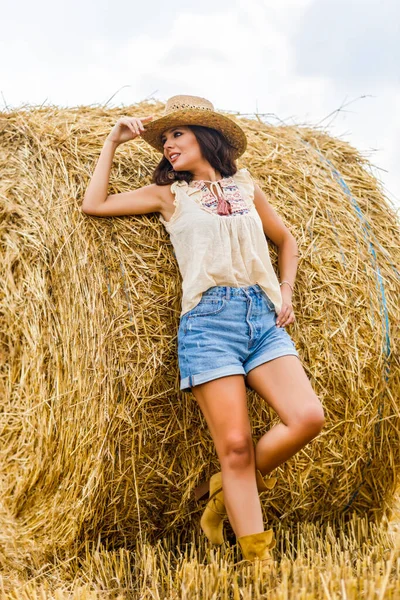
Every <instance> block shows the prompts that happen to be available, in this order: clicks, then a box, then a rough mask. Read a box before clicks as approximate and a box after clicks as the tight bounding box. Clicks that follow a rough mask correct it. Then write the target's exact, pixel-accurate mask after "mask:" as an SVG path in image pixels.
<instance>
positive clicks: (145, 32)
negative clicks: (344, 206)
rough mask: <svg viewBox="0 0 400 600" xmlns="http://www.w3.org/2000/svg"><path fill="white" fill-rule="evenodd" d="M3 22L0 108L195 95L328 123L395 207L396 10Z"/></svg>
mask: <svg viewBox="0 0 400 600" xmlns="http://www.w3.org/2000/svg"><path fill="white" fill-rule="evenodd" d="M1 21H2V24H1V41H0V44H1V48H0V49H1V56H2V61H1V64H0V93H1V97H0V109H1V110H4V109H5V106H8V107H9V108H17V107H19V106H21V105H23V104H25V103H27V104H30V105H38V104H45V105H46V104H47V105H49V104H52V105H58V106H60V107H67V106H77V105H97V104H104V103H105V102H107V101H109V100H110V99H111V98H112V100H111V101H110V102H109V103H108V106H110V107H115V106H118V105H119V106H128V105H129V104H133V103H136V102H140V101H141V100H144V99H145V98H149V97H153V98H156V99H159V100H161V101H164V102H165V101H166V100H167V99H168V98H169V97H170V96H173V95H175V94H193V95H197V96H203V97H205V98H208V99H209V100H210V101H211V102H212V103H213V104H214V107H215V108H216V109H217V110H227V111H239V112H241V113H246V114H249V115H251V114H252V113H254V112H259V113H268V114H269V115H270V116H269V117H268V121H269V122H270V123H271V124H278V123H279V122H284V123H286V124H307V125H310V126H312V125H317V124H319V125H325V126H329V127H328V131H329V132H330V133H331V134H332V135H334V136H337V137H341V138H342V139H345V140H347V141H349V142H350V143H351V144H352V145H353V146H355V147H356V148H357V149H358V150H360V151H361V152H362V153H363V154H364V155H366V156H368V158H369V160H370V162H371V163H372V164H373V165H374V166H375V169H374V174H375V176H376V177H378V178H379V179H380V180H381V181H382V183H383V185H384V186H385V189H386V193H387V195H388V197H389V199H390V200H391V201H392V202H393V203H394V204H395V206H396V207H399V208H400V169H399V164H400V161H399V149H400V109H399V106H400V4H399V3H398V2H397V1H396V0H362V1H361V0H273V1H272V0H239V1H236V2H235V1H228V0H221V1H219V2H218V1H216V0H213V1H211V0H202V1H196V2H192V1H190V0H175V1H174V2H165V1H161V0H157V1H155V0H147V2H139V3H137V2H135V1H133V2H125V0H113V2H111V1H110V2H107V1H106V0H96V2H94V0H87V1H86V2H85V0H79V1H78V0H69V1H68V2H63V1H59V2H54V1H52V2H50V1H49V0H36V1H35V2H28V1H27V0H20V2H18V3H17V2H14V3H11V2H7V3H6V4H3V5H2V17H1ZM341 107H342V108H341ZM337 109H341V110H340V112H339V113H336V114H331V113H334V111H336V110H337ZM329 115H331V116H329Z"/></svg>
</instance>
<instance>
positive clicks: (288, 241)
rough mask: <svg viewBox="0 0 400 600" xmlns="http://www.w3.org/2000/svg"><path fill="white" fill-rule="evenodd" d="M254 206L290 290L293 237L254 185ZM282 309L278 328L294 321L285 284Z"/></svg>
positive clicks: (295, 253)
mask: <svg viewBox="0 0 400 600" xmlns="http://www.w3.org/2000/svg"><path fill="white" fill-rule="evenodd" d="M254 206H255V207H256V209H257V212H258V214H259V215H260V218H261V221H262V224H263V229H264V233H265V234H266V235H267V236H268V237H269V239H270V240H271V241H272V242H273V243H274V244H275V245H276V246H277V248H278V266H279V275H280V280H281V282H282V281H288V282H289V283H290V285H291V286H292V288H293V287H294V282H295V279H296V273H297V265H298V258H299V249H298V246H297V242H296V239H295V237H294V236H293V235H292V233H291V232H290V230H289V229H288V228H287V227H286V225H285V224H284V222H283V221H282V219H281V218H280V216H279V215H278V213H276V212H275V210H274V209H273V208H272V206H271V204H270V203H269V202H268V200H267V198H266V196H265V194H264V192H263V191H262V189H261V188H260V187H259V185H258V184H257V183H254ZM281 295H282V308H281V311H280V313H279V315H278V316H277V320H276V324H277V326H278V327H285V325H290V323H293V322H294V320H295V316H294V311H293V306H292V290H291V288H290V286H289V285H288V284H287V283H284V284H283V285H282V286H281Z"/></svg>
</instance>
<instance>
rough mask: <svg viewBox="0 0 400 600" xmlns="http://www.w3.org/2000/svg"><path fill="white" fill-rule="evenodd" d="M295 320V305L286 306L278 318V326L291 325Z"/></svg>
mask: <svg viewBox="0 0 400 600" xmlns="http://www.w3.org/2000/svg"><path fill="white" fill-rule="evenodd" d="M294 321H295V316H294V312H293V307H291V306H290V307H289V306H284V308H282V310H281V312H280V313H279V315H278V317H277V319H276V326H277V327H285V325H290V323H294Z"/></svg>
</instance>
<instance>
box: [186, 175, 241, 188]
mask: <svg viewBox="0 0 400 600" xmlns="http://www.w3.org/2000/svg"><path fill="white" fill-rule="evenodd" d="M206 183H219V184H220V185H221V186H222V187H226V186H227V185H232V183H235V181H234V179H233V177H232V175H229V176H228V177H223V178H222V179H217V181H208V180H207V179H193V180H192V181H191V182H190V183H188V186H189V187H190V186H192V187H196V188H199V189H202V188H203V187H204V186H205V187H206V188H207V189H209V188H208V186H207V185H206Z"/></svg>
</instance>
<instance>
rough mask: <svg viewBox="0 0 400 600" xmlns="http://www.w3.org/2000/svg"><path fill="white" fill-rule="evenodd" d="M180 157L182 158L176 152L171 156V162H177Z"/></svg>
mask: <svg viewBox="0 0 400 600" xmlns="http://www.w3.org/2000/svg"><path fill="white" fill-rule="evenodd" d="M179 156H180V154H178V153H176V152H175V153H174V154H171V156H170V159H169V160H170V161H171V162H174V161H175V160H176V159H177V158H178V157H179Z"/></svg>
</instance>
